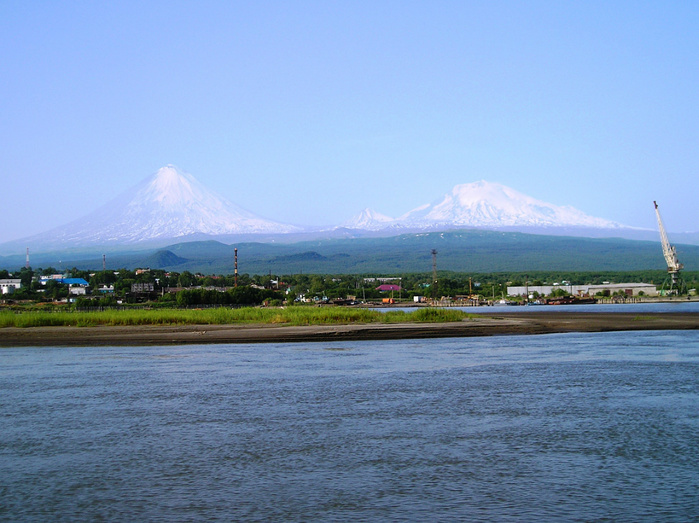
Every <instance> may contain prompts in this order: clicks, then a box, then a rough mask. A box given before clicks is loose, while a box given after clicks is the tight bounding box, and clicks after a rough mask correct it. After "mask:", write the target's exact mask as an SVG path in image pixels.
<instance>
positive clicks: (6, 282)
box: [0, 278, 22, 294]
mask: <svg viewBox="0 0 699 523" xmlns="http://www.w3.org/2000/svg"><path fill="white" fill-rule="evenodd" d="M21 288H22V280H20V279H19V278H3V279H0V289H2V293H3V294H12V293H13V292H15V291H16V290H17V289H21Z"/></svg>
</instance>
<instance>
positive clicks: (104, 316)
mask: <svg viewBox="0 0 699 523" xmlns="http://www.w3.org/2000/svg"><path fill="white" fill-rule="evenodd" d="M468 316H469V315H468V314H466V313H464V312H462V311H459V310H453V309H450V310H445V309H431V308H430V309H428V308H421V309H417V310H416V311H414V312H404V311H388V312H379V311H374V310H368V309H344V308H339V307H328V308H314V307H288V308H283V309H265V308H254V307H248V308H241V309H226V308H218V309H204V310H183V309H158V310H113V311H110V310H107V311H94V312H68V311H62V312H46V311H36V312H34V311H32V312H21V313H19V312H11V311H3V312H0V328H2V327H23V328H28V327H46V326H72V327H95V326H98V325H110V326H130V325H226V324H236V323H238V324H255V323H258V324H284V325H326V324H338V325H339V324H349V323H401V322H429V323H436V322H449V321H461V320H463V319H464V318H467V317H468Z"/></svg>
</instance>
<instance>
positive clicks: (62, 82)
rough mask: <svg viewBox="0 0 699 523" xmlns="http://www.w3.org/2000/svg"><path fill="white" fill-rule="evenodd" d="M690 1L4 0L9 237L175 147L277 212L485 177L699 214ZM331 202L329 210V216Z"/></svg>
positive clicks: (430, 194) (695, 52)
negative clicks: (110, 0) (92, 0)
mask: <svg viewBox="0 0 699 523" xmlns="http://www.w3.org/2000/svg"><path fill="white" fill-rule="evenodd" d="M698 22H699V5H696V4H694V3H673V4H653V3H632V2H615V3H603V2H592V3H585V4H557V3H552V2H528V3H514V2H513V3H485V2H482V3H480V2H450V1H447V2H442V3H439V4H427V3H418V2H391V1H386V2H336V3H325V2H294V3H289V4H283V3H266V2H262V3H254V4H253V3H241V2H234V3H230V4H225V3H218V2H201V3H197V4H196V5H195V4H171V3H165V2H150V3H147V4H141V3H136V2H132V1H126V2H122V3H119V4H115V5H100V4H51V3H49V4H33V3H12V2H8V3H4V4H2V5H0V29H2V31H1V32H0V33H1V34H0V54H1V55H2V56H3V71H4V74H3V80H4V81H3V83H2V84H0V95H2V100H3V102H2V117H1V118H0V138H1V139H2V141H3V147H2V148H0V172H1V173H2V179H3V181H4V184H5V187H6V188H8V189H9V191H7V192H6V198H5V201H4V202H3V220H2V227H0V243H2V242H5V241H10V240H15V239H19V238H22V237H26V236H29V235H32V234H36V233H40V232H44V231H46V230H48V229H51V228H52V227H54V226H57V225H61V224H65V223H68V222H70V221H72V220H74V219H76V218H80V217H82V216H85V215H87V214H89V213H90V212H92V211H94V210H95V209H97V208H99V207H100V206H101V205H102V204H104V203H105V202H107V201H109V200H111V199H112V198H113V197H114V196H116V195H117V194H119V193H120V192H122V191H123V190H125V189H127V188H128V187H130V186H133V185H135V184H137V183H138V182H139V181H140V180H142V179H143V178H145V177H147V176H149V175H151V174H152V173H154V172H156V171H157V170H158V169H159V168H160V167H162V166H163V165H167V164H174V165H177V166H178V167H180V168H182V169H183V170H184V171H187V172H190V173H192V174H194V175H195V176H196V177H197V178H198V179H199V180H200V181H201V182H202V183H204V184H205V185H206V186H209V187H212V188H215V189H216V191H217V192H218V193H219V194H221V195H222V196H223V197H225V198H227V199H228V200H230V201H232V202H234V203H236V204H239V205H241V206H243V207H244V208H246V209H248V210H250V211H253V212H255V213H258V214H260V215H263V216H265V217H266V218H269V219H271V220H275V221H278V222H283V223H292V224H299V225H330V224H337V223H340V222H342V221H344V220H346V219H348V218H350V217H352V216H354V215H356V214H357V213H359V212H360V211H361V210H362V209H364V208H366V207H370V208H372V209H374V210H376V211H378V212H380V213H382V214H385V215H389V216H397V215H399V214H400V213H402V212H404V211H405V210H406V209H413V208H416V207H418V206H420V205H423V204H426V203H429V202H430V201H431V200H433V199H434V198H437V197H439V196H441V195H443V194H445V193H446V192H448V191H449V190H451V189H452V188H453V187H454V186H456V185H459V184H465V183H470V182H474V181H478V180H488V181H491V182H497V183H501V184H504V185H506V186H509V187H512V188H513V189H516V190H518V191H521V192H522V193H525V194H528V195H531V196H534V197H536V198H539V199H541V200H544V201H547V202H551V203H553V204H556V205H570V206H573V207H576V208H577V209H580V210H581V211H584V212H585V213H587V214H589V215H592V216H597V217H601V218H605V219H608V220H612V221H616V222H620V223H624V224H628V225H630V226H635V227H644V228H649V229H653V228H655V227H656V223H655V214H654V211H653V207H652V202H653V201H654V200H657V201H658V204H659V205H660V207H661V211H662V214H663V219H664V220H665V226H666V227H667V228H668V230H669V231H677V232H682V231H697V230H699V224H698V223H699V222H698V220H697V206H696V204H695V199H696V197H695V193H696V191H694V190H693V189H694V188H695V187H696V182H695V179H696V173H697V159H696V154H694V153H695V150H696V145H697V143H699V128H698V126H699V124H698V123H697V122H699V118H697V116H698V114H697V113H698V111H697V101H696V96H695V93H696V92H697V87H699V81H698V80H699V68H697V66H696V65H697V57H699V37H697V35H696V31H695V28H696V27H697V25H698ZM328 217H331V218H332V219H329V218H328Z"/></svg>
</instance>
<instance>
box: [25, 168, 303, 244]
mask: <svg viewBox="0 0 699 523" xmlns="http://www.w3.org/2000/svg"><path fill="white" fill-rule="evenodd" d="M297 230H298V228H297V227H294V226H291V225H285V224H281V223H277V222H273V221H270V220H266V219H264V218H261V217H259V216H257V215H255V214H253V213H251V212H249V211H246V210H245V209H242V208H240V207H238V206H237V205H235V204H233V203H231V202H229V201H228V200H226V199H224V198H222V197H220V196H219V195H217V194H215V193H214V192H212V191H210V190H209V189H207V188H206V187H205V186H204V185H203V184H201V183H200V182H199V181H198V180H196V178H194V177H193V176H192V175H190V174H187V173H184V172H181V171H179V170H178V169H177V168H176V167H174V166H173V165H167V166H165V167H163V168H161V169H160V170H158V172H156V173H155V174H154V175H152V176H150V177H148V178H146V179H145V180H143V181H142V182H141V183H140V184H138V185H136V186H135V187H133V188H132V189H129V190H128V191H126V192H124V193H123V194H121V195H120V196H118V197H117V198H115V199H114V200H112V201H110V202H109V203H107V204H106V205H104V206H103V207H101V208H100V209H98V210H96V211H95V212H93V213H92V214H90V215H88V216H86V217H84V218H80V219H78V220H75V221H73V222H71V223H69V224H67V225H65V226H61V227H57V228H55V229H53V230H51V231H49V232H47V233H43V234H40V235H37V236H34V237H32V238H29V239H28V240H27V244H28V245H31V244H33V245H37V244H40V245H41V246H42V248H46V247H47V246H48V245H55V244H57V243H58V244H62V245H64V246H68V245H70V246H81V245H112V244H136V243H143V242H147V241H152V240H164V239H166V240H172V239H176V238H184V237H190V236H195V235H209V236H217V235H226V234H228V235H230V234H259V233H290V232H295V231H297Z"/></svg>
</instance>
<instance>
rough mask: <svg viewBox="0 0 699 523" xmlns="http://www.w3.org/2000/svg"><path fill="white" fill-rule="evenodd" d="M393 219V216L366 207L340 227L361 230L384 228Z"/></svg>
mask: <svg viewBox="0 0 699 523" xmlns="http://www.w3.org/2000/svg"><path fill="white" fill-rule="evenodd" d="M395 221H396V220H395V218H391V217H390V216H386V215H385V214H381V213H380V212H376V211H375V210H373V209H369V208H368V207H367V208H366V209H364V210H363V211H362V212H360V213H359V214H357V215H356V216H354V217H352V218H350V219H349V220H347V221H346V222H344V223H342V224H340V227H344V228H346V229H359V230H363V231H378V230H381V229H385V228H386V227H388V226H389V225H391V224H392V223H394V222H395Z"/></svg>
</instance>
